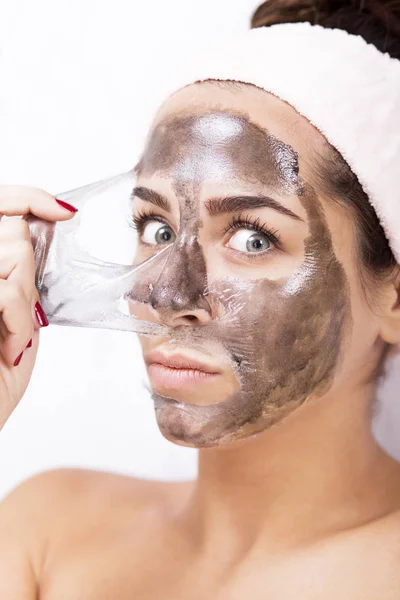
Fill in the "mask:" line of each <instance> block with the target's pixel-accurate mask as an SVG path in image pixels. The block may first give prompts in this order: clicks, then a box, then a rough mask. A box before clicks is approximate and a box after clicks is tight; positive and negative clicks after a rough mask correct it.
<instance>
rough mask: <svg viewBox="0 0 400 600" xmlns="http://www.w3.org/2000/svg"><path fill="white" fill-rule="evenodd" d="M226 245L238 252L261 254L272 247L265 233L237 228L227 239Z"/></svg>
mask: <svg viewBox="0 0 400 600" xmlns="http://www.w3.org/2000/svg"><path fill="white" fill-rule="evenodd" d="M227 246H228V247H229V248H233V249H234V250H237V251H238V252H243V253H248V254H249V253H251V254H261V253H262V252H266V251H267V250H269V249H270V248H271V247H272V243H271V240H270V239H269V238H268V236H267V234H265V233H261V232H258V231H254V230H251V229H239V231H237V232H236V233H235V234H234V235H233V236H232V237H231V238H230V240H229V242H228V244H227Z"/></svg>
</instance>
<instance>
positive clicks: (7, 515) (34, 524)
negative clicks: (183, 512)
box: [0, 469, 190, 600]
mask: <svg viewBox="0 0 400 600" xmlns="http://www.w3.org/2000/svg"><path fill="white" fill-rule="evenodd" d="M188 485H190V484H185V483H176V484H175V483H163V482H158V481H148V480H144V479H136V478H133V477H129V476H122V475H117V474H112V473H105V472H97V471H90V470H83V469H57V470H53V471H46V472H44V473H41V474H40V475H36V476H34V477H31V478H29V479H27V480H26V481H24V482H23V483H21V484H20V485H19V486H18V487H16V488H15V489H14V490H13V491H12V492H11V493H10V494H8V496H7V497H6V498H5V499H4V500H3V501H2V502H1V503H0V531H1V536H0V598H8V599H10V600H14V598H16V599H17V598H18V600H19V599H20V598H24V599H25V598H29V599H30V598H32V600H33V599H34V598H36V595H35V594H36V586H37V581H39V580H40V578H41V576H42V573H43V569H44V565H45V564H46V563H47V561H48V558H49V556H50V555H51V556H52V559H53V560H55V558H56V557H59V560H61V561H62V559H63V557H65V556H66V554H67V552H68V551H69V549H71V548H75V549H76V548H80V547H82V543H83V542H84V541H86V540H88V541H89V540H91V541H92V542H93V540H95V541H96V543H100V544H101V543H102V542H104V544H105V545H107V543H108V542H109V541H110V540H114V539H116V538H118V537H119V536H120V535H121V532H123V531H125V530H126V527H127V526H130V527H131V528H132V530H133V531H135V532H138V531H139V529H140V527H142V528H143V529H145V528H146V526H148V525H149V524H150V523H152V522H153V521H154V518H153V517H154V515H160V514H164V512H165V508H167V507H169V506H172V505H173V503H174V502H176V501H179V499H180V498H182V499H183V498H184V497H185V496H186V495H187V492H188ZM166 512H168V510H167V511H166ZM139 525H140V527H139ZM22 590H23V592H22ZM25 590H30V592H29V593H25Z"/></svg>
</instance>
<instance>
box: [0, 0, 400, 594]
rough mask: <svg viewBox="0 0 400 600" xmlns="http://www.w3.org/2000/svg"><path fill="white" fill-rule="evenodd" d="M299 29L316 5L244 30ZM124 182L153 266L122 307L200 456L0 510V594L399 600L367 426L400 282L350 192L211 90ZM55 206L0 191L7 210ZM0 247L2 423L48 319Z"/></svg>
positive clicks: (159, 132)
mask: <svg viewBox="0 0 400 600" xmlns="http://www.w3.org/2000/svg"><path fill="white" fill-rule="evenodd" d="M349 4H351V3H348V2H343V3H340V2H332V3H331V2H320V3H319V4H318V5H319V7H320V10H319V11H318V12H317V16H318V22H319V23H320V24H322V25H325V26H327V27H341V28H344V29H345V30H347V31H349V32H351V33H354V34H360V35H364V36H365V37H366V39H367V40H368V41H370V42H373V43H375V44H376V46H377V47H378V49H380V50H381V51H384V50H388V51H390V52H391V53H392V55H393V56H395V57H397V58H398V57H400V39H399V38H396V35H395V34H391V33H390V30H389V29H388V27H389V25H390V22H389V21H388V22H386V21H385V24H383V21H382V13H381V12H379V11H376V10H373V8H371V9H368V7H367V4H368V3H367V2H366V3H365V4H366V6H365V9H362V8H361V7H360V6H358V5H357V6H349ZM372 4H373V6H374V7H375V8H376V3H372ZM331 5H332V6H333V7H334V8H332V7H331ZM387 5H388V6H389V5H390V6H391V13H389V12H385V13H384V14H385V19H386V17H387V16H388V15H394V13H397V14H398V15H399V14H400V6H399V4H398V3H396V2H388V3H387ZM381 6H383V5H381ZM391 18H392V17H391ZM393 19H394V16H393ZM298 20H300V21H302V20H306V21H307V20H309V21H311V22H312V23H315V22H316V13H315V3H310V2H283V1H281V2H273V0H270V1H269V2H268V3H265V4H264V5H263V6H262V7H261V8H260V9H259V11H258V12H257V13H256V16H255V19H254V25H255V26H262V25H264V24H265V25H271V24H273V23H277V22H281V21H298ZM388 23H389V25H388ZM393 23H395V20H393ZM384 46H385V47H384ZM374 110H375V108H374ZM399 135H400V132H399ZM136 171H137V184H136V185H137V187H136V188H135V194H134V201H133V218H134V221H135V223H136V227H137V229H138V233H139V247H138V257H137V259H138V260H143V259H146V258H148V257H150V256H153V255H154V254H156V253H157V252H158V251H159V250H161V249H164V250H165V251H166V253H169V254H168V257H167V260H166V261H163V268H162V269H161V270H157V269H156V270H155V271H156V272H153V271H152V270H151V269H150V270H149V271H148V274H147V275H146V277H147V279H145V280H144V282H143V283H144V285H143V287H142V288H140V289H137V290H135V292H134V293H133V294H132V311H133V312H136V313H137V315H138V316H140V317H141V318H145V319H147V320H150V321H154V322H157V323H162V324H164V325H167V326H168V327H169V331H171V332H172V339H171V337H170V338H161V337H148V338H143V339H142V347H143V354H144V359H145V362H146V365H147V368H148V373H149V377H150V381H151V384H152V389H153V394H154V400H155V408H156V417H157V422H158V424H159V427H160V429H161V431H162V432H163V434H164V435H165V436H166V437H167V438H168V439H170V440H173V441H175V442H176V443H178V444H184V445H190V446H195V447H198V448H199V449H200V451H199V477H198V480H197V481H196V482H194V483H168V484H167V483H159V482H148V481H141V480H135V479H132V478H126V477H121V476H117V475H110V474H105V473H95V472H86V471H72V470H71V471H68V470H61V471H57V472H51V473H45V474H43V475H41V476H39V477H35V478H33V479H31V480H29V481H27V482H25V483H24V484H22V485H21V486H19V487H18V488H17V489H16V490H15V491H14V492H12V493H11V494H10V495H9V497H8V498H7V499H6V500H5V501H4V502H3V505H2V506H1V509H0V592H1V597H2V598H7V600H33V599H36V598H38V597H39V598H40V599H41V600H53V599H54V600H55V599H57V600H64V598H65V599H68V600H69V599H70V598H74V599H79V598H82V599H85V600H92V599H93V600H94V599H111V598H112V599H114V598H118V599H119V600H124V599H125V598H126V599H128V598H132V597H135V598H136V597H137V598H141V599H145V598H149V599H150V598H151V599H153V598H160V599H161V598H163V599H164V598H182V599H183V598H185V599H197V598H218V599H221V600H222V599H230V600H231V599H236V598H237V599H239V598H240V599H241V598H243V599H244V598H246V599H247V598H254V599H261V598H272V597H273V598H279V599H280V600H286V599H289V598H290V599H292V598H296V599H300V598H304V599H307V600H310V599H313V598H315V599H316V598H324V599H327V600H328V599H330V598H332V599H335V600H338V599H339V598H340V599H341V598H343V599H348V598H352V599H357V598H360V599H361V598H362V599H363V600H369V599H371V600H372V599H374V600H376V599H377V598H379V599H380V600H394V599H397V598H399V597H400V575H399V573H400V569H399V564H400V537H399V529H400V465H399V464H398V463H397V462H396V461H395V460H393V459H392V458H391V457H390V456H388V455H387V454H386V453H385V452H384V451H383V450H382V449H381V448H380V447H379V446H378V445H377V443H376V441H375V439H374V437H373V435H372V433H371V423H370V415H371V408H372V405H373V401H374V392H375V388H376V384H377V379H378V374H379V373H380V372H381V370H382V366H383V365H384V360H385V357H386V354H387V351H388V349H390V347H391V346H392V345H394V344H397V343H398V342H399V341H400V303H399V290H400V278H399V270H398V265H397V263H396V260H395V258H394V256H393V254H392V251H391V249H390V245H389V243H388V241H387V239H386V237H385V234H384V231H383V229H382V227H381V225H380V223H379V221H378V218H377V216H376V214H375V212H374V210H373V208H372V206H371V204H370V202H369V198H368V197H367V196H366V194H365V192H364V190H363V188H362V187H361V184H360V183H359V181H358V180H357V177H356V176H355V175H354V173H353V172H352V170H351V169H350V167H349V166H348V165H347V164H346V162H345V161H344V159H343V157H341V156H340V154H339V153H338V152H337V150H335V149H334V148H333V147H332V146H331V145H330V144H329V143H328V142H327V140H326V139H325V138H324V136H323V135H322V134H321V133H320V132H319V131H318V130H317V129H316V128H315V127H314V126H313V125H312V124H311V123H310V122H309V121H308V120H307V119H306V118H304V117H303V116H301V115H300V114H299V113H298V112H297V111H296V110H295V109H294V108H293V107H292V106H291V105H290V104H288V103H286V102H284V101H282V100H280V99H279V98H277V97H276V96H274V95H272V94H270V93H267V92H265V91H263V90H260V89H259V88H257V87H255V86H253V85H248V84H241V83H232V82H225V83H221V82H218V83H216V82H215V81H206V82H203V83H196V84H193V85H190V86H187V87H185V88H183V89H180V90H178V91H177V92H176V93H174V94H173V95H172V96H171V97H170V98H168V99H167V100H166V102H165V103H164V104H163V106H162V107H161V109H160V111H159V112H158V114H157V116H156V118H155V121H154V124H153V127H152V130H151V132H150V135H149V138H148V140H147V143H146V147H145V149H144V152H143V155H142V158H141V160H140V162H139V164H138V166H137V168H136ZM69 209H70V210H69V212H68V206H67V207H65V206H64V207H60V206H59V205H57V203H56V201H55V198H53V197H51V196H49V195H48V194H46V193H45V192H43V191H38V190H32V189H26V188H1V189H0V211H1V212H2V213H3V214H8V215H20V214H26V213H28V212H32V213H34V214H36V215H38V216H40V217H43V218H46V219H48V220H61V219H65V218H68V216H71V217H72V214H73V207H69ZM72 218H73V217H72ZM0 240H1V250H0V255H1V256H2V257H3V258H2V259H1V260H0V273H1V278H2V281H1V282H0V283H1V286H0V302H1V310H2V317H3V322H2V334H3V342H2V354H3V358H2V361H1V379H0V386H1V394H0V396H1V409H2V414H3V417H2V419H3V422H4V421H5V420H6V418H7V416H8V415H9V414H10V412H11V411H12V409H13V408H14V407H15V405H16V404H17V403H18V401H19V399H20V398H21V396H22V395H23V392H24V390H25V388H26V385H27V383H28V381H29V378H30V374H31V372H32V369H33V365H34V359H35V354H36V350H37V346H38V337H39V336H38V330H39V329H40V327H41V326H43V325H45V324H46V319H45V316H44V315H43V312H42V310H41V308H40V305H39V304H38V303H37V302H38V297H37V292H36V290H35V287H34V266H33V258H32V250H31V245H30V238H29V231H28V229H27V227H26V226H25V224H24V223H23V222H21V221H19V220H18V221H17V220H15V221H14V220H11V221H6V222H5V223H2V224H1V226H0ZM154 263H155V264H157V259H155V261H154ZM205 289H207V293H206V292H205ZM227 307H229V310H228V309H227ZM226 314H227V315H228V317H229V318H225V315H226ZM31 338H32V346H31V347H27V346H30V339H31ZM25 348H26V350H25ZM21 351H23V355H22V358H21Z"/></svg>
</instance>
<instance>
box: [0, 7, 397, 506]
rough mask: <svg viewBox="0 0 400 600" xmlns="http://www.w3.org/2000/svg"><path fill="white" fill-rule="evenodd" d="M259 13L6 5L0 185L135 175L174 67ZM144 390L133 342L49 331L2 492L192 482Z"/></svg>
mask: <svg viewBox="0 0 400 600" xmlns="http://www.w3.org/2000/svg"><path fill="white" fill-rule="evenodd" d="M256 5H257V2H256V1H255V0H235V1H232V0H202V1H201V2H199V1H198V0H196V1H194V0H168V2H165V0H153V1H152V2H145V1H142V2H137V1H136V2H135V0H113V1H111V0H109V1H107V2H106V1H105V0H102V1H99V0H35V1H34V2H32V0H0V184H21V185H32V186H36V187H40V188H44V189H46V190H48V191H49V192H51V193H53V194H57V193H61V192H63V191H66V190H69V189H73V188H76V187H78V186H82V185H84V184H87V183H91V182H94V181H97V180H99V179H104V178H105V177H109V176H112V175H116V174H118V173H122V172H124V171H127V170H128V169H130V168H131V167H132V166H133V164H134V161H135V159H136V157H137V155H138V153H139V151H140V148H141V144H142V143H143V139H144V135H145V133H146V129H147V126H148V124H149V122H150V119H151V117H152V115H153V113H154V110H155V109H156V108H157V106H158V105H159V104H160V102H161V101H162V99H163V96H162V92H161V90H162V84H163V81H165V78H166V77H167V76H168V70H170V69H173V68H174V64H175V63H176V62H177V61H178V59H179V60H182V57H185V59H187V60H190V56H191V54H192V53H193V52H198V51H199V48H201V47H205V46H207V45H208V44H209V43H210V42H213V41H214V40H216V39H217V38H218V36H219V35H220V34H221V33H222V34H224V33H229V32H235V31H244V30H245V29H247V27H248V22H249V18H250V14H251V12H252V10H253V9H254V8H255V7H256ZM110 211H112V206H110ZM143 381H144V369H143V365H142V360H141V356H140V352H139V350H138V347H137V341H136V339H135V336H133V335H132V334H128V333H119V332H108V331H98V330H90V329H73V328H71V329H69V328H61V327H56V326H50V327H49V328H47V329H46V330H44V331H43V332H42V341H41V347H40V350H39V356H38V361H37V366H36V369H35V372H34V376H33V379H32V381H31V384H30V386H29V388H28V391H27V393H26V395H25V397H24V399H23V401H22V402H21V404H20V406H19V407H18V408H17V410H16V411H15V413H14V415H13V416H12V417H11V419H10V420H9V422H8V424H7V425H6V427H5V428H4V430H3V431H2V433H1V434H0V496H2V495H3V494H4V493H6V492H7V491H8V490H10V489H11V488H12V487H14V486H15V485H16V484H17V483H18V482H19V481H21V480H22V479H24V478H26V477H27V476H29V475H31V474H33V473H36V472H38V471H42V470H44V469H47V468H51V467H56V466H62V465H69V466H71V465H72V466H82V467H90V468H99V469H108V470H113V471H119V472H124V473H132V474H134V475H137V476H145V477H155V478H160V479H185V478H191V477H194V476H195V473H196V451H195V450H192V449H187V448H181V447H178V446H174V445H173V444H171V443H169V442H167V441H166V440H164V438H163V437H162V436H161V434H160V433H159V431H158V429H157V426H156V423H155V419H154V413H153V408H152V404H151V401H150V399H149V397H148V394H147V392H145V388H144V385H143ZM0 401H1V399H0ZM398 412H399V410H398V402H397V394H396V393H395V394H392V398H391V400H390V402H387V403H386V405H385V407H384V410H382V412H381V414H380V415H379V420H378V422H377V426H376V429H377V431H378V435H379V438H380V439H381V440H383V443H384V445H385V446H386V447H387V448H388V449H389V450H390V451H391V452H392V453H393V454H395V455H397V456H400V442H399V441H398V439H397V438H398V436H397V431H398V425H399V422H400V415H399V414H398Z"/></svg>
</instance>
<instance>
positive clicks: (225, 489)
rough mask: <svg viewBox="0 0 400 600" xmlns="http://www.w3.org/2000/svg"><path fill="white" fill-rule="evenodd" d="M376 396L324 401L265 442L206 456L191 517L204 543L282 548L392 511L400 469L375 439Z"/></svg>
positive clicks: (399, 492) (301, 411) (238, 548)
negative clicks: (373, 401)
mask: <svg viewBox="0 0 400 600" xmlns="http://www.w3.org/2000/svg"><path fill="white" fill-rule="evenodd" d="M370 396H371V390H368V391H364V392H363V393H362V394H361V393H360V394H359V395H358V396H356V395H354V394H352V395H351V396H348V395H347V397H341V398H338V397H335V398H329V397H326V396H325V397H324V398H321V399H319V400H317V401H313V402H310V403H306V404H304V405H303V406H302V407H300V408H298V409H297V410H295V411H294V412H293V413H292V414H291V415H290V416H288V417H287V418H286V419H284V420H283V421H282V422H281V423H280V424H278V425H277V426H274V427H272V428H270V429H269V430H267V431H265V432H263V433H262V434H259V435H258V436H255V437H253V438H248V439H247V440H244V441H242V442H239V443H237V444H233V445H231V446H226V447H216V448H209V449H203V450H200V452H199V477H198V481H197V484H196V486H195V489H194V493H193V496H192V498H191V501H190V503H189V506H188V512H187V513H186V518H187V519H188V520H189V522H190V527H191V529H192V531H193V534H194V535H195V536H196V539H197V540H198V542H199V543H200V544H201V546H204V547H205V548H208V547H209V546H210V545H211V546H213V547H214V549H215V547H219V546H221V551H223V547H225V546H226V551H227V552H232V553H239V554H240V553H245V552H247V551H248V550H249V549H250V548H253V547H254V546H255V545H259V544H260V543H261V544H262V545H263V546H265V544H267V545H268V546H269V547H270V548H271V550H273V551H277V550H279V548H281V549H282V550H283V549H284V548H290V547H294V546H297V545H299V544H302V543H304V544H305V543H308V542H310V541H312V540H313V539H316V538H320V537H325V536H328V535H330V534H332V533H334V532H338V531H341V530H344V529H348V528H353V527H357V526H359V525H361V524H363V523H366V522H369V521H371V520H374V519H377V518H379V517H380V516H382V515H383V514H385V513H388V512H390V511H391V510H394V506H395V504H396V502H399V500H400V484H399V481H400V475H399V473H400V465H399V464H398V463H397V462H396V461H394V460H393V459H392V458H390V457H389V456H388V455H387V454H386V453H385V452H384V451H383V450H382V449H381V448H380V447H379V446H378V445H377V443H376V441H375V439H374V437H373V435H372V432H371V418H370V405H371V404H370V402H371V401H370Z"/></svg>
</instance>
